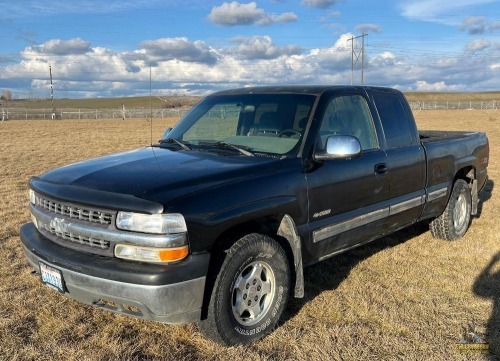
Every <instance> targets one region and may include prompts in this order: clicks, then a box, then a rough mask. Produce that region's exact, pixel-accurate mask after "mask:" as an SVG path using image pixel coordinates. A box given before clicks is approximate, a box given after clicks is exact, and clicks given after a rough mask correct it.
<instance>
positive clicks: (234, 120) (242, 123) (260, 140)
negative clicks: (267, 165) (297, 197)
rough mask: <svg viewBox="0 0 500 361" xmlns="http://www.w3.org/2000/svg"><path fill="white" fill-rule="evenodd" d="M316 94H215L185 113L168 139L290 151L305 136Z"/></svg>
mask: <svg viewBox="0 0 500 361" xmlns="http://www.w3.org/2000/svg"><path fill="white" fill-rule="evenodd" d="M314 100H315V96H312V95H304V94H240V95H215V96H210V97H207V98H205V99H204V100H203V101H201V102H200V103H199V104H197V105H196V106H195V107H194V108H193V109H192V110H191V111H190V112H189V113H188V114H186V116H184V117H183V118H182V119H181V120H180V122H179V123H178V124H177V125H176V126H175V128H174V129H173V130H172V131H171V132H170V133H169V134H168V136H167V139H176V140H178V141H182V142H184V143H185V144H189V145H190V146H195V147H196V146H200V147H202V146H210V145H216V146H217V145H219V146H220V145H221V144H225V145H226V146H227V145H228V144H229V145H234V146H237V147H240V148H241V149H246V150H249V151H251V152H252V153H256V154H257V153H268V154H275V155H285V154H291V153H293V152H294V151H295V150H296V149H297V148H298V145H299V142H300V140H301V139H302V137H303V135H304V129H305V127H306V125H307V120H308V117H309V114H310V112H311V109H312V106H313V103H314Z"/></svg>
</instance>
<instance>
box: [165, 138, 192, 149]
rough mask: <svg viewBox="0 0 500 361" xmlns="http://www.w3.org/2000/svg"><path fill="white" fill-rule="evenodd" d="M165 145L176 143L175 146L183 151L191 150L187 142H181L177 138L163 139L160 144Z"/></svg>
mask: <svg viewBox="0 0 500 361" xmlns="http://www.w3.org/2000/svg"><path fill="white" fill-rule="evenodd" d="M164 143H170V144H172V143H174V144H177V145H178V146H179V147H181V148H182V149H184V150H191V148H189V146H188V145H187V144H189V143H187V142H184V141H182V142H181V141H180V140H177V139H175V138H167V139H162V140H160V144H164Z"/></svg>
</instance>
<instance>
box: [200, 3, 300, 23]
mask: <svg viewBox="0 0 500 361" xmlns="http://www.w3.org/2000/svg"><path fill="white" fill-rule="evenodd" d="M208 20H210V21H211V22H212V23H214V24H218V25H224V26H236V25H253V24H257V25H261V26H265V25H270V24H273V23H289V22H295V21H297V15H296V14H294V13H292V12H287V13H283V14H278V15H276V14H268V13H266V12H265V11H264V10H263V9H261V8H258V7H257V3H255V2H251V3H248V4H241V3H239V2H237V1H233V2H231V3H228V2H224V3H223V4H222V5H220V6H214V7H213V8H212V10H211V11H210V14H209V15H208Z"/></svg>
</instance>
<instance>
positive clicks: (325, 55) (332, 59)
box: [314, 33, 352, 70]
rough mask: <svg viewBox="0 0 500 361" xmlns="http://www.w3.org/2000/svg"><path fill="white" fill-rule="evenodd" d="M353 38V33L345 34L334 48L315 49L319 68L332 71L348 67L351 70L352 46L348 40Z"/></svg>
mask: <svg viewBox="0 0 500 361" xmlns="http://www.w3.org/2000/svg"><path fill="white" fill-rule="evenodd" d="M351 37H352V34H351V33H347V34H343V35H341V36H340V38H339V39H338V40H337V41H336V42H335V44H334V45H333V46H332V47H330V48H323V49H315V51H314V53H315V54H316V60H317V62H318V64H319V66H321V67H324V68H325V69H330V70H331V69H339V68H346V66H348V67H349V68H350V64H351V45H349V43H348V40H349V39H351Z"/></svg>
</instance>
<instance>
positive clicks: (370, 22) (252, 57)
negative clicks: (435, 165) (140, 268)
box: [0, 0, 500, 98]
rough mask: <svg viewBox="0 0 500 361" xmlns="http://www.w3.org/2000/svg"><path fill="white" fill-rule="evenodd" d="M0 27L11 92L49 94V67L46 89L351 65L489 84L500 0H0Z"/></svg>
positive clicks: (152, 87) (153, 85)
mask: <svg viewBox="0 0 500 361" xmlns="http://www.w3.org/2000/svg"><path fill="white" fill-rule="evenodd" d="M0 30H1V31H0V90H9V91H10V92H11V93H12V95H13V97H14V98H45V97H49V96H50V74H49V67H50V69H51V71H52V77H53V87H54V97H55V98H93V97H122V96H133V95H149V94H150V93H152V94H153V95H158V96H160V95H163V96H164V95H206V94H209V93H211V92H213V91H217V90H221V89H229V88H237V87H246V86H259V85H275V84H331V85H337V84H351V82H352V83H353V84H361V81H362V80H361V75H362V74H363V80H364V84H366V85H378V86H390V87H395V88H397V89H400V90H403V91H491V90H500V0H453V1H444V0H371V1H367V0H295V1H293V0H256V1H212V0H204V1H202V0H106V1H102V0H101V1H96V0H78V1H76V0H16V1H2V2H0ZM362 34H367V35H366V36H365V37H364V38H363V37H359V36H361V35H362ZM353 37H354V38H356V37H358V38H356V39H354V40H353V39H352V38H353ZM363 39H364V61H362V58H363V57H362V56H361V55H362V52H361V50H362V45H363ZM353 59H354V61H353ZM353 62H354V71H352V70H351V67H352V64H353ZM362 64H363V65H364V66H363V71H362Z"/></svg>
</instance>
